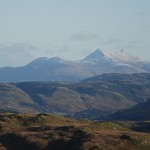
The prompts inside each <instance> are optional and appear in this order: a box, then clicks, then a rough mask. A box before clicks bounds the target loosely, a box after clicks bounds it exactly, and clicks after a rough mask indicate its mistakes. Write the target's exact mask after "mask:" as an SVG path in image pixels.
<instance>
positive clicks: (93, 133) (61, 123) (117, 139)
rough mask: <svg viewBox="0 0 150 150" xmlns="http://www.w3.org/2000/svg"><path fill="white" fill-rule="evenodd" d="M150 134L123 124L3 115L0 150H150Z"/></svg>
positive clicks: (0, 121)
mask: <svg viewBox="0 0 150 150" xmlns="http://www.w3.org/2000/svg"><path fill="white" fill-rule="evenodd" d="M149 148H150V134H148V133H140V132H135V131H132V130H131V129H129V128H126V127H125V126H124V124H123V122H122V124H121V123H119V122H118V123H117V122H115V123H113V122H101V123H93V122H90V121H86V120H73V119H68V118H63V117H58V116H54V115H50V114H38V115H31V114H0V150H4V149H7V150H14V149H15V150H27V149H28V150H49V149H52V150H101V149H105V150H111V149H113V150H114V149H115V150H120V149H124V150H131V149H132V150H141V149H142V150H149Z"/></svg>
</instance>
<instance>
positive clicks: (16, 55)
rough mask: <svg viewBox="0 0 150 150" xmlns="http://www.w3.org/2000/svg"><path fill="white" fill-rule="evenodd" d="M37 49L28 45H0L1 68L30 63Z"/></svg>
mask: <svg viewBox="0 0 150 150" xmlns="http://www.w3.org/2000/svg"><path fill="white" fill-rule="evenodd" d="M36 52H37V48H36V47H35V46H33V45H30V44H26V43H13V44H1V45H0V66H20V65H22V64H25V63H27V62H28V61H30V60H31V59H32V58H33V57H34V54H35V53H36Z"/></svg>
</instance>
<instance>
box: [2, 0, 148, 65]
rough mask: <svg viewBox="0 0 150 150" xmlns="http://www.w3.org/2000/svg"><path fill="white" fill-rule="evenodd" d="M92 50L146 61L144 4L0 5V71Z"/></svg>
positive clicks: (6, 1) (22, 0) (94, 0)
mask: <svg viewBox="0 0 150 150" xmlns="http://www.w3.org/2000/svg"><path fill="white" fill-rule="evenodd" d="M96 48H100V49H103V50H108V51H114V50H115V51H117V50H120V49H124V50H126V51H128V52H130V53H132V54H134V55H137V56H139V57H142V58H144V59H147V60H150V0H0V66H6V65H9V66H10V65H12V66H18V65H23V64H26V63H28V62H29V61H31V60H33V59H35V58H37V57H40V56H47V57H53V56H59V57H64V58H66V59H73V60H77V59H81V58H83V57H84V56H86V55H87V54H89V53H90V52H92V51H93V50H95V49H96Z"/></svg>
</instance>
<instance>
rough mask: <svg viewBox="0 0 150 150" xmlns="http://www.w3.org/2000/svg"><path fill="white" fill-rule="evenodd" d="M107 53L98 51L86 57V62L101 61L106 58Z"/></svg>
mask: <svg viewBox="0 0 150 150" xmlns="http://www.w3.org/2000/svg"><path fill="white" fill-rule="evenodd" d="M106 57H107V56H106V53H105V52H104V51H102V50H101V49H96V50H95V51H94V52H92V53H91V54H89V55H88V56H87V57H85V58H84V59H83V60H84V61H100V60H101V59H104V58H106Z"/></svg>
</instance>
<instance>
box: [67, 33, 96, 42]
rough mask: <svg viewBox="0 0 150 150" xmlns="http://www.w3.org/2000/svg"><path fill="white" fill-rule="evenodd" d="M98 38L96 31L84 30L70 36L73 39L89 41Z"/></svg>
mask: <svg viewBox="0 0 150 150" xmlns="http://www.w3.org/2000/svg"><path fill="white" fill-rule="evenodd" d="M96 38H98V35H97V34H96V33H92V32H88V31H82V32H79V33H75V34H72V35H71V36H70V38H69V40H71V41H88V40H93V39H96Z"/></svg>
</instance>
